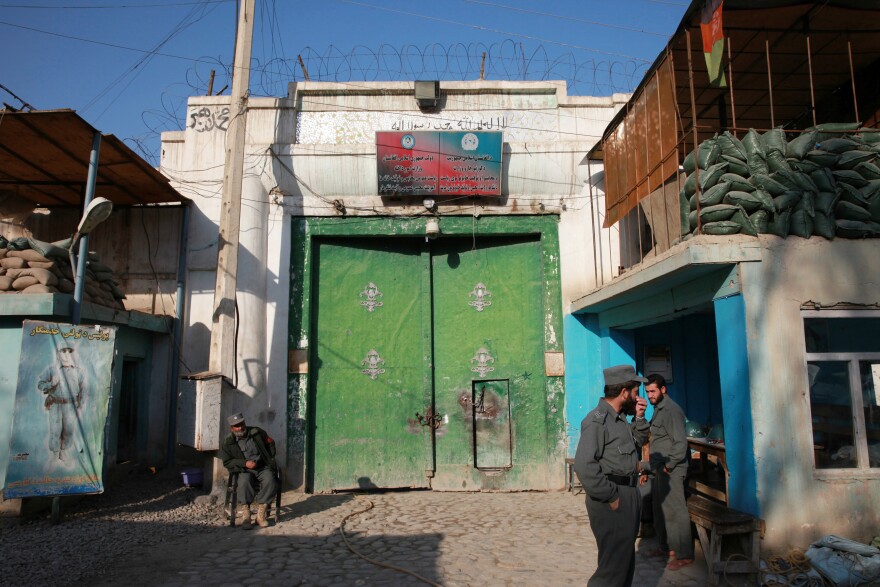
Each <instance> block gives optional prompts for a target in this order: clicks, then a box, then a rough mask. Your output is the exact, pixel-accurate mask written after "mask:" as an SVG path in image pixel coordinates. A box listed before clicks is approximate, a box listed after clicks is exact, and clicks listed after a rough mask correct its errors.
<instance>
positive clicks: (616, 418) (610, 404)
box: [574, 365, 650, 587]
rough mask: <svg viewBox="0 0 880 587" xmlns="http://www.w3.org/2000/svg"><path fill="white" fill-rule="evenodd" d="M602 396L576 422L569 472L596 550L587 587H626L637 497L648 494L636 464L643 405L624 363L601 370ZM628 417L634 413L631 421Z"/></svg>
mask: <svg viewBox="0 0 880 587" xmlns="http://www.w3.org/2000/svg"><path fill="white" fill-rule="evenodd" d="M604 376H605V390H604V393H605V397H604V398H602V399H600V400H599V404H598V405H597V406H596V408H595V409H594V410H592V411H591V412H590V413H589V414H587V417H586V418H584V420H583V421H582V422H581V437H580V441H579V442H578V446H577V452H576V453H575V458H574V471H575V473H576V474H577V476H578V479H580V482H581V484H582V485H583V487H584V491H585V492H586V494H587V497H586V502H587V514H588V515H589V517H590V529H591V530H592V531H593V535H594V536H595V537H596V543H597V545H598V547H599V564H598V568H597V569H596V572H595V573H594V574H593V576H592V577H591V578H590V580H589V582H588V583H587V585H588V586H590V587H629V586H630V585H632V581H633V575H634V573H635V564H636V552H635V541H636V536H637V535H638V532H639V521H640V517H641V505H642V497H643V496H644V495H646V494H647V493H648V492H649V491H650V485H649V484H648V483H647V474H646V473H644V472H643V471H642V464H641V463H640V456H641V446H642V444H644V443H645V442H646V441H647V439H648V432H649V430H650V425H649V424H648V422H647V421H646V420H645V409H646V408H647V405H648V402H647V401H646V400H645V399H644V398H641V397H639V387H640V385H641V383H644V382H646V381H647V379H645V378H644V377H639V376H638V375H637V374H636V371H635V369H634V368H633V367H632V366H630V365H617V366H615V367H609V368H608V369H605V370H604ZM628 415H634V416H635V419H634V420H633V422H632V423H630V422H628V421H627V416H628Z"/></svg>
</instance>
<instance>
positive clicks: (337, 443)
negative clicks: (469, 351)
mask: <svg viewBox="0 0 880 587" xmlns="http://www.w3.org/2000/svg"><path fill="white" fill-rule="evenodd" d="M422 248H423V245H422V244H421V243H419V241H418V240H416V239H370V240H367V239H363V240H361V239H346V240H339V241H322V242H320V243H318V244H317V245H316V249H317V250H316V255H315V260H316V263H317V284H318V287H317V288H316V292H315V294H313V296H314V297H313V299H317V304H316V307H315V308H314V311H315V315H316V316H317V320H316V328H315V343H316V349H315V350H314V351H313V353H312V358H311V366H310V372H311V374H312V381H313V389H314V393H313V396H312V402H313V409H314V414H315V417H314V420H313V427H314V428H313V431H312V432H313V434H312V438H313V442H312V447H313V453H312V454H313V458H312V467H311V469H312V489H313V490H314V491H329V490H333V489H351V488H358V487H361V488H370V487H427V486H428V479H427V477H426V474H425V471H426V470H430V469H432V454H431V433H430V432H431V430H430V428H429V427H428V426H423V425H420V424H419V421H418V418H417V417H416V414H417V413H418V414H420V415H422V416H424V415H425V414H426V412H428V411H430V407H431V388H430V367H429V364H428V363H429V362H428V361H426V357H427V355H429V354H430V332H429V328H430V315H429V313H430V291H429V289H428V282H427V271H426V263H427V258H428V257H427V255H426V253H423V251H422Z"/></svg>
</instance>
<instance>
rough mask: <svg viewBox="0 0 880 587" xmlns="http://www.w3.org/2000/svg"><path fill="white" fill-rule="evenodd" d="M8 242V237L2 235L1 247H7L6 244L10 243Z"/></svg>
mask: <svg viewBox="0 0 880 587" xmlns="http://www.w3.org/2000/svg"><path fill="white" fill-rule="evenodd" d="M8 244H9V241H8V240H7V239H6V237H5V236H0V249H5V248H6V245H8Z"/></svg>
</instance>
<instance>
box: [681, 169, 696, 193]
mask: <svg viewBox="0 0 880 587" xmlns="http://www.w3.org/2000/svg"><path fill="white" fill-rule="evenodd" d="M684 193H685V195H687V197H688V198H690V197H691V196H692V195H694V194H695V193H697V174H696V173H691V174H690V175H688V177H687V179H686V180H684Z"/></svg>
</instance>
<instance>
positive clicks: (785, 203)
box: [773, 191, 804, 212]
mask: <svg viewBox="0 0 880 587" xmlns="http://www.w3.org/2000/svg"><path fill="white" fill-rule="evenodd" d="M803 196H804V193H803V192H799V191H788V192H785V193H784V194H782V195H781V196H776V197H775V198H773V207H774V208H776V210H778V211H780V212H781V211H782V210H789V209H791V208H794V207H795V206H796V205H797V204H798V202H800V201H801V198H802V197H803Z"/></svg>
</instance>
